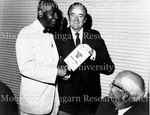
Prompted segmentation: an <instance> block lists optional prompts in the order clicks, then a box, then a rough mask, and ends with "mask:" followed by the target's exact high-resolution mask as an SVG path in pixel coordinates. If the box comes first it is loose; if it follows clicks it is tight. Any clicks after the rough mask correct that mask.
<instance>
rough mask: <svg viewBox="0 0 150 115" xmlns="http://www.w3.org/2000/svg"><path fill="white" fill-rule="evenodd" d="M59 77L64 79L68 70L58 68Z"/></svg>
mask: <svg viewBox="0 0 150 115" xmlns="http://www.w3.org/2000/svg"><path fill="white" fill-rule="evenodd" d="M57 75H58V76H60V77H64V76H66V75H67V69H66V68H58V71H57Z"/></svg>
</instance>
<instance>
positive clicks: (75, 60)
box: [64, 44, 90, 71]
mask: <svg viewBox="0 0 150 115" xmlns="http://www.w3.org/2000/svg"><path fill="white" fill-rule="evenodd" d="M89 56H90V53H89V52H88V51H87V50H86V49H85V48H84V46H83V45H81V44H79V45H78V46H77V47H76V48H75V49H74V50H73V51H72V52H71V53H70V54H69V55H68V56H67V57H66V58H65V59H64V61H65V63H66V64H67V65H68V66H69V67H70V68H71V69H72V71H75V70H76V69H77V68H78V67H79V66H80V65H81V64H82V63H83V62H84V61H85V60H86V59H87V58H88V57H89Z"/></svg>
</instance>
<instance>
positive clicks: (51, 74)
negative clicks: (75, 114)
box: [16, 0, 66, 115]
mask: <svg viewBox="0 0 150 115" xmlns="http://www.w3.org/2000/svg"><path fill="white" fill-rule="evenodd" d="M58 13H59V14H58ZM37 14H38V15H37V18H38V19H37V20H35V21H34V22H33V23H32V24H31V25H29V26H26V27H25V28H23V29H22V30H21V31H20V33H19V35H18V38H17V41H16V55H17V62H18V66H19V70H20V73H21V88H20V110H21V115H30V114H32V115H33V114H34V115H36V114H38V115H46V114H47V115H48V114H51V115H57V112H58V107H59V97H58V90H57V85H56V77H57V75H58V76H60V77H63V76H64V75H66V70H65V69H61V68H58V67H57V64H58V60H59V56H58V52H57V48H56V45H55V42H54V39H53V33H54V32H55V31H56V29H57V28H58V25H60V24H58V23H59V22H60V19H59V17H58V16H59V15H60V10H59V8H58V6H57V4H56V3H55V2H54V1H53V0H40V2H39V4H38V13H37Z"/></svg>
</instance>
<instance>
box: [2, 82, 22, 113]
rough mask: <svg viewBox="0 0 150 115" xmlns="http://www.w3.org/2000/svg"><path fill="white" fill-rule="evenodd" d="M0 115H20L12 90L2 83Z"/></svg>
mask: <svg viewBox="0 0 150 115" xmlns="http://www.w3.org/2000/svg"><path fill="white" fill-rule="evenodd" d="M0 115H19V114H18V106H17V103H16V102H15V97H14V95H13V93H12V92H11V90H10V88H9V87H8V86H7V85H5V84H4V83H2V82H1V81H0Z"/></svg>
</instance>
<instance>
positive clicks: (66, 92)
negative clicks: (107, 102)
mask: <svg viewBox="0 0 150 115" xmlns="http://www.w3.org/2000/svg"><path fill="white" fill-rule="evenodd" d="M55 41H56V45H57V48H58V52H59V55H60V57H61V60H60V62H59V65H66V64H65V63H64V62H63V59H65V58H66V57H67V56H68V55H69V54H70V53H71V52H72V51H73V50H74V49H75V44H74V41H73V37H72V34H71V30H70V28H67V29H64V30H62V31H61V32H60V33H58V34H57V35H55ZM82 43H83V44H88V45H89V46H90V47H91V48H93V49H94V50H95V51H96V59H95V61H92V60H91V59H89V58H88V59H87V60H86V61H85V62H84V63H83V64H82V65H81V66H80V67H79V68H78V69H77V70H76V71H74V72H71V73H70V74H71V78H70V79H69V80H68V81H64V80H62V79H58V90H59V95H60V97H66V98H67V97H68V98H70V97H80V99H81V100H79V99H77V100H71V99H70V101H66V102H64V103H63V102H62V101H61V102H62V103H61V107H62V106H67V105H68V104H69V107H71V104H72V103H74V104H78V103H79V101H80V102H84V104H85V103H86V102H87V103H86V104H85V105H86V106H87V105H88V104H89V103H90V104H91V107H89V110H91V111H95V109H96V107H97V104H96V101H95V100H94V99H93V100H89V97H96V96H97V97H100V96H101V87H100V77H99V74H100V73H103V74H106V75H110V74H112V73H113V71H114V69H115V67H114V64H113V62H112V60H111V58H110V56H109V53H108V51H107V48H106V45H105V43H104V40H103V39H102V38H101V36H100V33H99V32H98V31H96V30H91V29H85V28H84V33H83V41H82ZM108 66H109V67H108ZM110 68H111V69H110ZM87 97H88V98H87ZM76 101H78V102H76ZM92 102H94V104H93V103H92ZM84 104H83V105H84ZM92 104H93V105H92ZM81 105H82V104H81V103H80V106H81ZM78 107H79V106H78ZM84 107H85V106H84ZM84 107H79V108H84ZM62 108H63V107H62ZM72 108H76V107H74V106H73V107H72ZM86 108H87V107H85V109H86ZM60 109H61V108H60ZM92 109H93V110H92ZM64 111H68V112H70V111H72V110H71V109H69V110H68V109H64ZM80 111H82V110H80ZM83 111H84V110H83ZM70 113H72V112H70ZM82 115H83V113H82ZM86 115H87V114H86Z"/></svg>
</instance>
